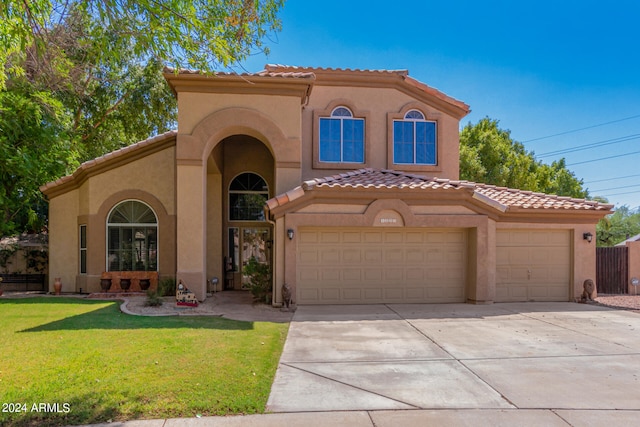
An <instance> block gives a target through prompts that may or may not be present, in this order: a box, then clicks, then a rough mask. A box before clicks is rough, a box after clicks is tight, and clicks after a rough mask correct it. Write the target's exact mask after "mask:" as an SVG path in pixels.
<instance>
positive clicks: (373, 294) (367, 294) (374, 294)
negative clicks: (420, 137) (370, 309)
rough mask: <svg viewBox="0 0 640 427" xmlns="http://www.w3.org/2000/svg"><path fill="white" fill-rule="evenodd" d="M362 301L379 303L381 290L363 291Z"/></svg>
mask: <svg viewBox="0 0 640 427" xmlns="http://www.w3.org/2000/svg"><path fill="white" fill-rule="evenodd" d="M364 300H365V301H367V300H368V301H374V302H377V301H381V300H382V289H371V288H369V289H365V290H364Z"/></svg>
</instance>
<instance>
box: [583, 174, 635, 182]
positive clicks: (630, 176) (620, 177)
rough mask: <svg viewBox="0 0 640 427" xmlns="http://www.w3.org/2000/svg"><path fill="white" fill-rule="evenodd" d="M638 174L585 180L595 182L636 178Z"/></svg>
mask: <svg viewBox="0 0 640 427" xmlns="http://www.w3.org/2000/svg"><path fill="white" fill-rule="evenodd" d="M637 176H640V174H635V175H627V176H617V177H615V178H607V179H596V180H595V181H585V182H584V184H593V183H594V182H605V181H615V180H616V179H625V178H635V177H637Z"/></svg>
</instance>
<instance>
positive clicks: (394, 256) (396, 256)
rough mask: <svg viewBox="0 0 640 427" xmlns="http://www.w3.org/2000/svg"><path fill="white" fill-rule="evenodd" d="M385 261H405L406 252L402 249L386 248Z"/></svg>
mask: <svg viewBox="0 0 640 427" xmlns="http://www.w3.org/2000/svg"><path fill="white" fill-rule="evenodd" d="M384 262H385V263H386V264H389V263H396V264H400V263H403V262H404V253H403V251H402V250H401V249H398V248H393V249H385V250H384Z"/></svg>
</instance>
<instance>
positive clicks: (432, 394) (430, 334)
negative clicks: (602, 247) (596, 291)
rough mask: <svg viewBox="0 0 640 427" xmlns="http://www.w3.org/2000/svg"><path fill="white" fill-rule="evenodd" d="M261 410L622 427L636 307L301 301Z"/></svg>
mask: <svg viewBox="0 0 640 427" xmlns="http://www.w3.org/2000/svg"><path fill="white" fill-rule="evenodd" d="M267 410H268V411H271V412H316V411H376V412H369V413H368V414H369V417H371V420H372V421H373V422H374V424H375V425H384V418H385V416H387V414H393V416H394V420H397V419H398V416H401V417H403V422H404V423H405V424H410V423H411V421H410V420H411V417H420V418H419V419H420V421H421V422H424V421H425V417H431V418H430V419H431V420H433V421H434V422H436V423H437V422H438V420H439V419H440V418H438V417H443V416H446V415H447V414H451V416H455V417H457V418H455V420H454V422H456V421H457V422H456V423H457V424H461V423H463V421H464V420H465V419H466V418H465V417H467V418H469V420H470V421H473V422H475V423H476V424H477V421H478V415H479V414H482V415H483V416H484V418H485V421H487V425H496V424H501V423H504V424H505V425H508V424H510V423H511V422H512V421H513V420H512V419H511V418H510V417H512V416H514V415H515V416H519V415H525V414H531V415H530V416H531V417H532V418H531V419H535V420H536V423H538V422H539V423H540V425H565V426H566V425H567V424H571V425H589V423H588V422H587V421H589V420H592V421H593V420H594V419H598V418H597V417H600V416H602V417H605V418H602V420H604V419H606V420H608V422H614V423H616V422H620V423H623V424H627V425H631V424H633V423H637V422H639V421H638V420H639V419H640V412H639V411H640V315H638V314H635V313H631V312H626V311H620V310H612V309H608V308H603V307H598V306H593V305H585V304H575V303H502V304H494V305H485V306H482V305H467V304H441V305H431V304H387V305H370V306H364V305H360V306H301V307H298V310H297V311H296V313H295V315H294V318H293V321H292V323H291V327H290V330H289V335H288V337H287V342H286V344H285V347H284V352H283V354H282V357H281V359H280V365H279V367H278V371H277V374H276V378H275V381H274V383H273V386H272V389H271V394H270V397H269V401H268V403H267ZM398 410H409V411H406V412H403V413H402V414H399V413H398V412H397V411H398ZM410 410H413V411H410ZM595 410H600V411H595ZM613 410H618V411H613ZM388 411H392V412H388ZM460 417H462V418H460ZM505 417H506V418H505ZM594 417H596V418H594ZM448 420H449V421H452V420H453V419H449V418H448ZM501 420H502V421H501ZM581 420H582V421H581ZM627 421H629V423H627ZM443 422H444V421H443Z"/></svg>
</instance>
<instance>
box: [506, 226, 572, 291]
mask: <svg viewBox="0 0 640 427" xmlns="http://www.w3.org/2000/svg"><path fill="white" fill-rule="evenodd" d="M496 268H497V271H496V273H497V274H496V299H495V301H497V302H506V301H568V300H569V289H570V285H571V234H570V232H569V231H568V230H498V232H497V253H496Z"/></svg>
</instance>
